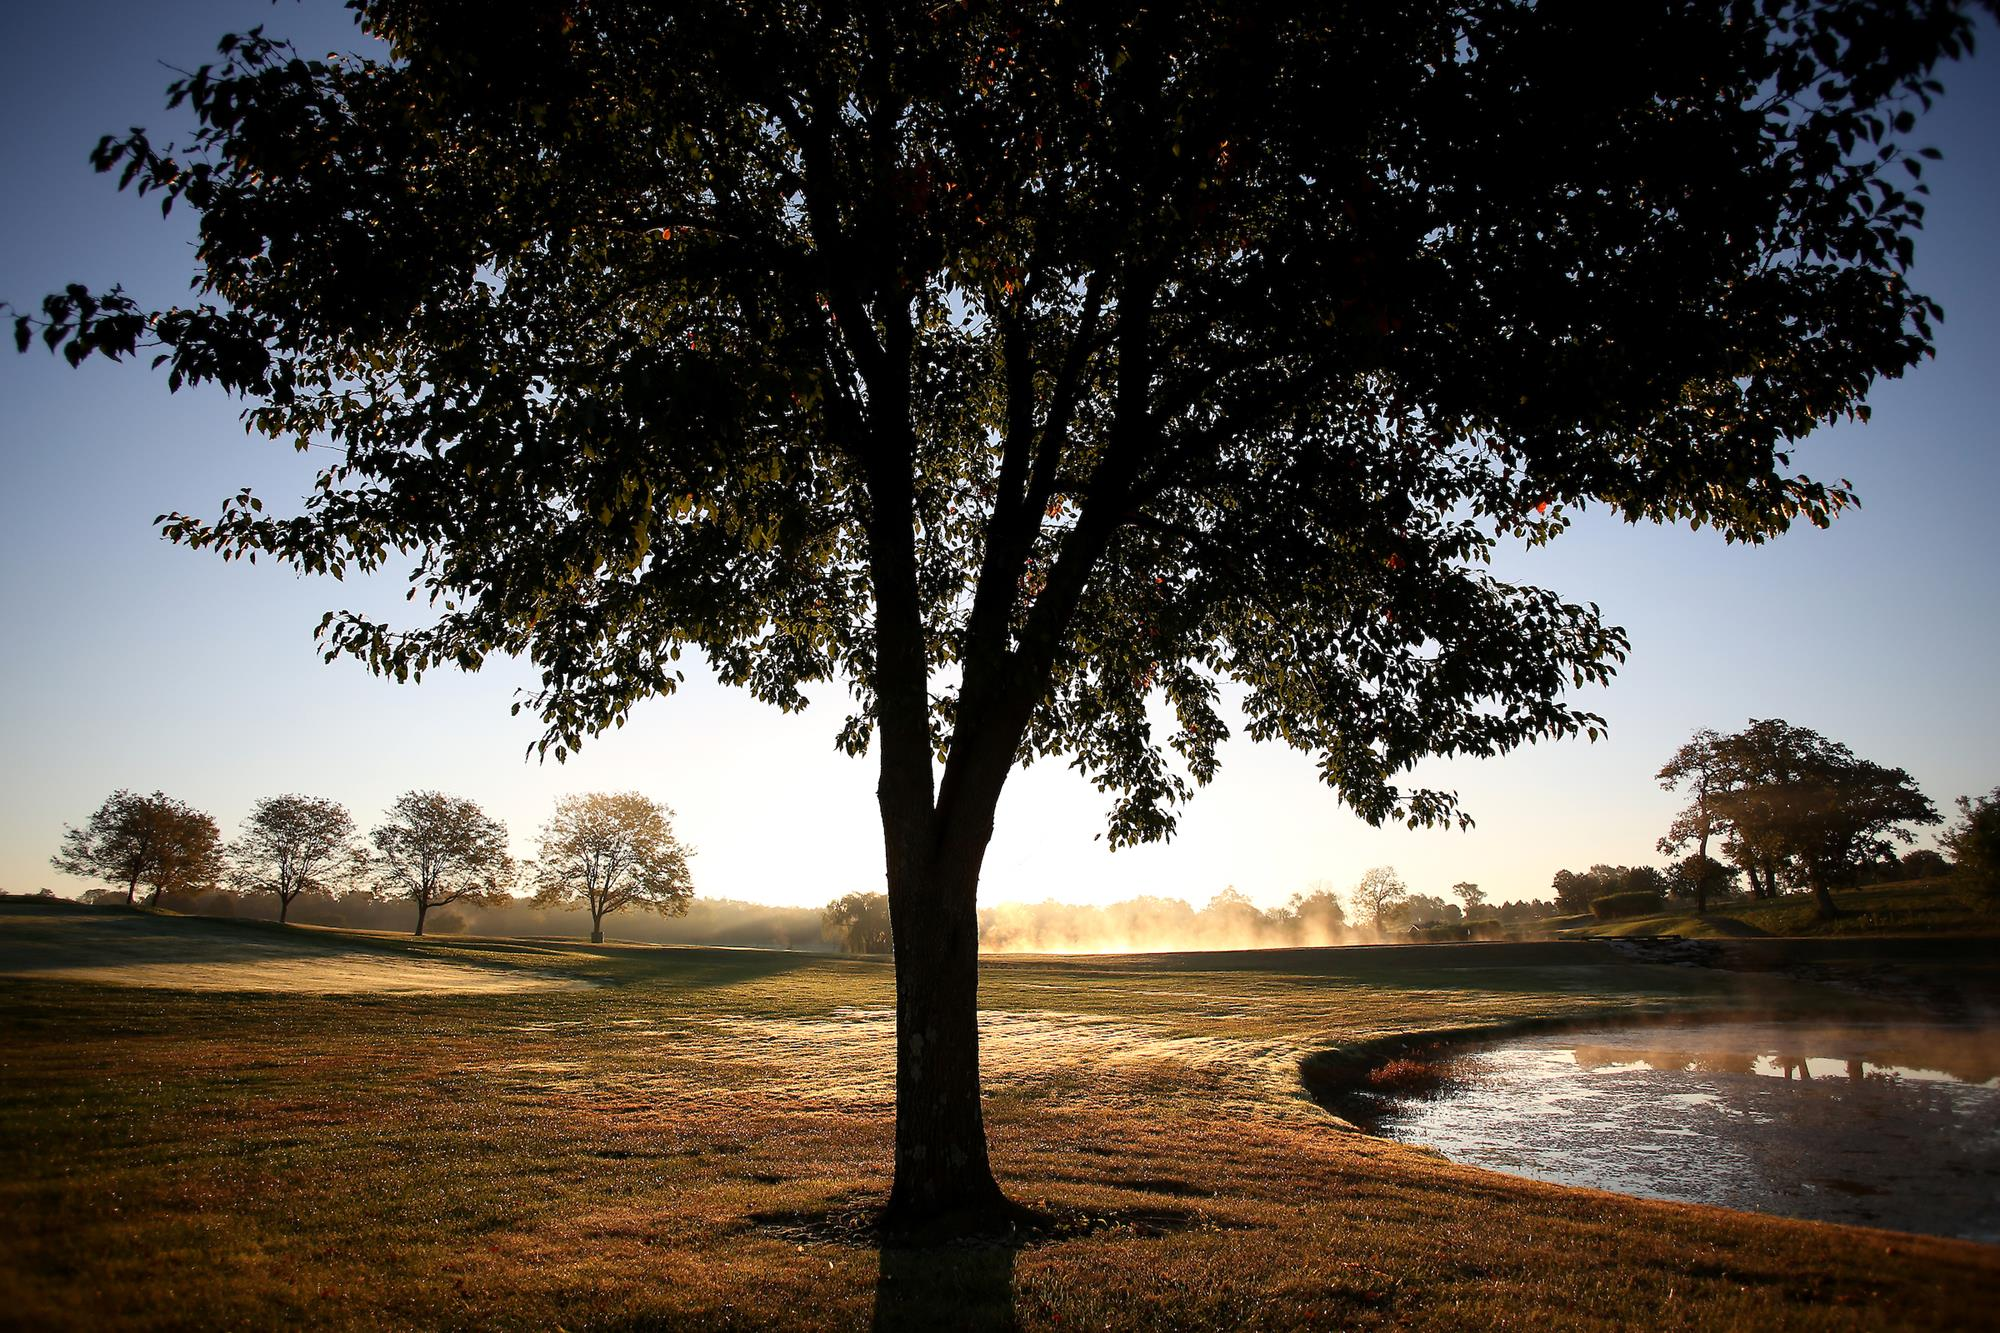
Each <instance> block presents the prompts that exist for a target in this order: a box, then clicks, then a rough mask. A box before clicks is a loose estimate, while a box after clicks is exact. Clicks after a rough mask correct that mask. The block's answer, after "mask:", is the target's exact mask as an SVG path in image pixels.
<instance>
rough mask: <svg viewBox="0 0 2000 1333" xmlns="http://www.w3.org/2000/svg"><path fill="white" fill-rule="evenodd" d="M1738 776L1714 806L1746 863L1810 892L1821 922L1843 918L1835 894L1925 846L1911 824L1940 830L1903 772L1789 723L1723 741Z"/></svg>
mask: <svg viewBox="0 0 2000 1333" xmlns="http://www.w3.org/2000/svg"><path fill="white" fill-rule="evenodd" d="M1714 748H1715V750H1716V752H1717V753H1718V755H1719V756H1720V758H1721V762H1722V764H1723V766H1724V767H1725V769H1726V770H1727V772H1728V775H1729V781H1728V784H1727V788H1726V790H1723V791H1720V792H1719V793H1717V794H1715V795H1713V796H1712V797H1711V803H1712V805H1713V806H1714V809H1715V812H1716V814H1717V816H1718V818H1719V819H1720V820H1722V821H1726V823H1727V825H1728V827H1729V830H1730V833H1729V842H1728V844H1726V845H1727V846H1729V847H1731V848H1732V849H1734V854H1735V855H1737V857H1738V860H1739V861H1745V862H1747V863H1749V864H1753V865H1760V866H1762V867H1763V873H1764V875H1765V877H1766V882H1767V884H1769V885H1770V886H1771V887H1772V889H1775V886H1776V883H1777V876H1779V875H1781V874H1782V875H1783V876H1784V877H1785V878H1786V879H1788V880H1789V881H1791V882H1793V883H1796V884H1798V885H1800V886H1802V887H1804V888H1807V889H1810V890H1811V891H1812V894H1813V900H1814V902H1815V903H1816V904H1817V906H1818V910H1819V915H1820V916H1821V917H1822V918H1823V919H1830V918H1832V917H1833V916H1835V915H1836V912H1837V909H1836V907H1835V904H1834V901H1833V893H1832V890H1833V889H1834V888H1835V887H1837V886H1839V885H1842V884H1847V883H1851V882H1852V881H1853V879H1854V877H1855V875H1856V874H1857V873H1858V872H1859V871H1860V870H1861V868H1862V867H1863V866H1865V865H1868V864H1870V863H1871V862H1875V861H1879V860H1880V859H1882V858H1883V857H1884V856H1887V855H1891V854H1893V852H1894V850H1895V844H1896V843H1898V842H1902V843H1909V842H1913V841H1915V835H1914V834H1913V833H1911V831H1910V829H1909V828H1908V825H1911V824H1935V823H1938V822H1939V821H1940V818H1941V817H1940V816H1939V814H1938V812H1937V808H1936V807H1935V806H1933V805H1932V804H1931V801H1930V798H1929V797H1927V796H1925V795H1924V794H1923V793H1922V792H1920V791H1918V790H1917V785H1916V783H1915V782H1914V781H1913V780H1912V779H1911V777H1910V775H1909V774H1908V773H1905V772H1904V771H1903V770H1902V769H1900V768H1884V767H1883V766H1882V765H1880V764H1876V763H1871V762H1869V761H1868V760H1866V759H1860V758H1857V757H1856V756H1855V754H1854V752H1853V751H1852V750H1850V749H1848V748H1847V747H1846V746H1845V745H1842V744H1840V743H1839V742H1838V741H1831V740H1828V739H1827V738H1826V737H1824V736H1822V735H1820V734H1819V733H1818V732H1816V731H1813V730H1812V729H1810V728H1808V727H1795V726H1793V725H1791V724H1790V723H1788V722H1786V721H1784V720H1783V719H1782V718H1767V719H1764V720H1762V721H1758V720H1754V719H1753V720H1752V721H1751V723H1750V725H1749V726H1748V727H1745V728H1744V729H1743V730H1742V731H1740V732H1737V733H1735V734H1733V735H1730V736H1724V737H1721V738H1720V739H1718V740H1717V741H1715V742H1714Z"/></svg>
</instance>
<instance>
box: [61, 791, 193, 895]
mask: <svg viewBox="0 0 2000 1333" xmlns="http://www.w3.org/2000/svg"><path fill="white" fill-rule="evenodd" d="M49 864H50V865H52V866H54V867H55V868H56V869H57V870H60V871H62V872H63V873H64V874H65V875H79V876H81V877H83V878H85V879H101V880H104V881H106V882H107V883H111V884H122V885H124V886H125V901H126V902H127V903H128V904H129V903H132V902H133V901H134V900H135V899H136V898H137V896H138V892H139V886H140V885H141V884H145V885H148V886H149V887H151V889H152V890H153V891H152V893H151V894H150V895H149V896H148V897H147V899H146V901H147V902H148V903H149V904H150V903H156V902H158V901H159V900H160V894H162V893H193V892H200V891H201V890H203V889H207V888H210V887H212V886H213V885H214V884H215V882H216V880H217V879H219V878H220V877H221V875H222V872H223V859H222V830H221V829H219V828H217V827H216V826H215V820H214V819H212V818H210V817H209V816H208V815H206V814H204V813H203V812H201V811H200V810H197V809H195V808H194V807H193V806H191V805H188V804H187V803H186V802H184V801H177V800H175V799H174V798H173V797H171V796H169V795H167V794H166V793H165V792H158V791H156V792H154V793H153V794H152V795H151V796H141V795H139V794H138V793H136V792H129V791H125V790H123V789H120V790H118V791H115V792H112V793H111V795H109V796H107V797H105V798H104V804H102V805H100V806H98V807H97V809H96V810H94V811H92V812H91V815H90V818H89V819H87V820H85V821H84V824H83V827H82V828H71V827H68V826H67V825H65V826H64V828H63V841H62V850H60V851H58V852H57V853H56V854H55V855H54V856H52V857H50V858H49Z"/></svg>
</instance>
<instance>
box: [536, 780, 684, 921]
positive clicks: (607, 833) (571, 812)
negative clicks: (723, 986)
mask: <svg viewBox="0 0 2000 1333" xmlns="http://www.w3.org/2000/svg"><path fill="white" fill-rule="evenodd" d="M673 815H674V812H673V811H671V810H669V809H667V807H665V806H664V805H661V804H660V803H659V802H658V801H655V800H652V799H650V798H648V797H646V796H642V795H640V794H639V793H638V792H635V791H628V792H592V793H590V794H589V795H587V796H566V797H564V798H563V799H562V800H560V801H558V802H557V803H556V812H555V814H554V815H553V816H551V817H550V819H549V822H548V823H547V824H544V825H543V826H542V832H541V839H540V851H539V853H538V856H537V859H536V862H535V872H534V878H535V884H536V891H535V901H536V902H537V903H539V904H542V905H544V906H571V905H578V904H580V905H581V906H583V907H584V908H585V909H586V910H588V911H589V913H590V942H591V943H592V944H602V943H603V942H604V918H605V917H607V916H609V915H610V914H611V913H613V912H616V911H620V910H622V909H624V908H627V907H639V908H644V909H646V910H649V911H654V912H661V913H664V914H666V915H668V916H681V915H684V914H685V913H686V912H687V905H688V901H689V900H690V899H692V898H693V897H694V876H693V875H692V874H691V873H690V872H689V870H688V857H689V856H690V855H691V853H690V851H689V850H688V848H687V847H685V846H684V845H682V843H681V841H680V839H679V838H676V837H675V836H674V828H673Z"/></svg>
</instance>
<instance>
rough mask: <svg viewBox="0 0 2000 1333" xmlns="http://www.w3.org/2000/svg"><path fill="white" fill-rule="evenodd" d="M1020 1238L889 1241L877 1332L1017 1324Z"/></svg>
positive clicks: (967, 1331) (967, 1330) (879, 1281)
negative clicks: (1016, 1268) (943, 1242)
mask: <svg viewBox="0 0 2000 1333" xmlns="http://www.w3.org/2000/svg"><path fill="white" fill-rule="evenodd" d="M1019 1249H1020V1245H1019V1242H1017V1241H1012V1240H1004V1239H981V1240H978V1241H976V1242H974V1241H968V1242H962V1243H959V1244H953V1245H928V1246H925V1245H897V1244H884V1245H883V1247H882V1249H881V1268H880V1271H879V1273H878V1275H877V1277H876V1279H875V1320H874V1323H873V1324H872V1325H871V1327H872V1328H873V1329H874V1330H876V1333H903V1331H904V1330H915V1329H926V1330H929V1329H940V1328H949V1329H952V1330H954V1333H987V1330H1002V1329H1014V1328H1018V1327H1019V1326H1020V1325H1019V1323H1018V1321H1017V1320H1016V1319H1015V1317H1014V1256H1015V1254H1016V1253H1017V1252H1018V1251H1019Z"/></svg>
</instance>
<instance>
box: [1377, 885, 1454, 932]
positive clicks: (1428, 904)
mask: <svg viewBox="0 0 2000 1333" xmlns="http://www.w3.org/2000/svg"><path fill="white" fill-rule="evenodd" d="M1464 915H1465V914H1464V913H1463V912H1461V911H1460V910H1459V906H1458V904H1457V903H1451V902H1446V901H1445V900H1444V899H1442V898H1440V897H1438V896H1436V895H1435V894H1429V893H1412V894H1410V895H1409V896H1408V897H1406V898H1404V899H1403V901H1402V902H1401V903H1399V904H1397V907H1396V910H1395V912H1394V913H1393V914H1392V919H1393V920H1396V921H1398V922H1400V923H1401V924H1404V925H1408V926H1449V925H1455V924H1456V923H1457V922H1458V921H1460V920H1461V919H1462V918H1463V917H1464Z"/></svg>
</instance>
